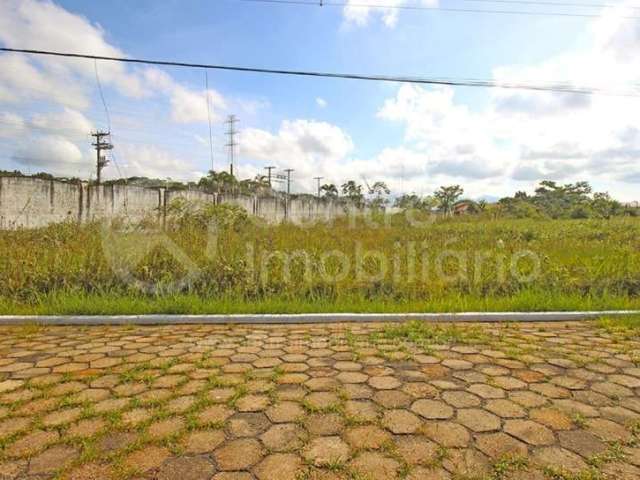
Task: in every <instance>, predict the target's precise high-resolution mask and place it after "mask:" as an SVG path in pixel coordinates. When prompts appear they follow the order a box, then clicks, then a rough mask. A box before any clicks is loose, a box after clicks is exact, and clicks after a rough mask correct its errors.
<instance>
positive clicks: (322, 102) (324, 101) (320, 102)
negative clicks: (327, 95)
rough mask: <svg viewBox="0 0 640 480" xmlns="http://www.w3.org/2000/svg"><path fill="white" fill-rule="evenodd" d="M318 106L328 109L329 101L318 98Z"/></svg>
mask: <svg viewBox="0 0 640 480" xmlns="http://www.w3.org/2000/svg"><path fill="white" fill-rule="evenodd" d="M316 105H318V106H319V107H320V108H326V106H327V101H326V100H325V99H324V98H321V97H316Z"/></svg>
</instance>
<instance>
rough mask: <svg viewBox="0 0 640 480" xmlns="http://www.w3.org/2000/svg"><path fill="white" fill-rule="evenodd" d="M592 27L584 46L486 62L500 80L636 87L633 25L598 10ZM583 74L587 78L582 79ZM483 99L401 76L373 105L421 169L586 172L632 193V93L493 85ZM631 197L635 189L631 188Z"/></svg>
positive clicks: (505, 179) (469, 176)
mask: <svg viewBox="0 0 640 480" xmlns="http://www.w3.org/2000/svg"><path fill="white" fill-rule="evenodd" d="M591 31H592V32H593V36H592V40H593V43H592V46H591V47H590V48H589V49H587V50H585V51H581V52H572V53H565V54H563V55H559V56H557V57H553V58H550V59H548V60H547V61H545V62H542V63H540V64H534V65H524V66H519V65H507V66H502V67H499V68H496V69H494V79H495V80H496V81H497V82H498V83H503V84H512V83H526V84H543V83H546V82H548V81H549V80H550V79H556V80H557V79H564V80H566V86H567V87H570V88H584V87H590V88H596V89H598V88H606V89H607V90H609V89H615V90H616V91H618V92H630V91H633V92H634V93H637V90H636V88H635V86H636V85H637V84H638V82H640V68H639V67H640V62H639V61H638V58H639V57H638V56H637V55H635V56H634V55H628V53H629V52H637V53H640V26H639V25H637V24H636V22H627V21H624V20H621V19H619V18H615V17H614V16H613V14H610V13H605V14H604V15H603V17H602V18H601V19H599V20H598V21H597V22H595V24H594V26H593V27H592V29H591ZM585 79H588V82H589V83H588V84H585ZM489 100H490V101H489V103H488V105H487V106H486V107H484V108H482V109H480V110H471V109H469V108H468V107H467V106H466V105H465V104H464V103H463V102H461V101H459V100H457V97H456V94H455V90H454V89H452V88H447V87H435V88H422V87H417V86H409V85H404V86H401V87H399V88H398V90H397V93H396V95H395V96H394V97H392V98H389V99H387V100H386V101H385V103H384V104H383V106H382V107H381V109H380V110H379V112H378V117H379V118H381V119H384V120H388V121H393V122H399V123H401V124H402V125H403V126H404V128H405V141H404V145H403V146H402V149H403V150H404V157H405V158H410V157H411V155H407V153H406V151H407V150H409V151H410V152H414V153H415V154H416V155H420V156H422V158H423V159H424V161H425V162H426V163H427V168H426V169H424V174H423V175H424V176H425V177H426V176H432V175H436V176H440V177H437V178H443V179H444V178H447V179H453V180H454V179H455V177H456V176H458V177H461V178H464V179H465V181H464V182H463V183H464V184H467V183H471V184H472V185H473V184H474V183H476V184H477V181H478V180H483V181H484V182H492V181H493V182H497V183H498V184H501V185H504V186H507V187H508V189H509V190H510V191H513V190H515V189H516V188H518V186H519V185H520V184H522V183H526V184H527V185H533V184H534V183H535V182H537V181H539V180H542V179H555V180H560V181H576V180H589V181H591V182H593V183H594V184H596V185H603V186H605V187H606V188H610V189H612V193H613V194H614V195H617V194H621V195H623V198H624V197H625V196H626V197H631V195H634V194H632V193H631V190H630V187H625V183H628V184H631V183H634V182H635V183H637V182H638V175H635V174H634V172H635V171H637V165H638V162H639V161H640V131H639V130H638V127H637V114H636V112H637V111H638V108H639V107H640V99H638V98H634V97H625V96H616V95H591V96H589V95H581V94H573V93H552V92H538V91H528V90H512V89H494V90H491V91H490V97H489ZM635 196H636V197H637V194H635Z"/></svg>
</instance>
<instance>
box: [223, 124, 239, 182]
mask: <svg viewBox="0 0 640 480" xmlns="http://www.w3.org/2000/svg"><path fill="white" fill-rule="evenodd" d="M225 123H226V124H227V125H229V128H228V129H227V135H229V143H227V147H228V148H229V173H230V174H231V176H233V164H234V157H235V150H236V146H237V145H238V144H237V143H236V135H237V134H238V131H237V130H236V128H235V126H236V123H238V119H237V118H236V116H235V115H229V116H228V117H227V121H226V122H225Z"/></svg>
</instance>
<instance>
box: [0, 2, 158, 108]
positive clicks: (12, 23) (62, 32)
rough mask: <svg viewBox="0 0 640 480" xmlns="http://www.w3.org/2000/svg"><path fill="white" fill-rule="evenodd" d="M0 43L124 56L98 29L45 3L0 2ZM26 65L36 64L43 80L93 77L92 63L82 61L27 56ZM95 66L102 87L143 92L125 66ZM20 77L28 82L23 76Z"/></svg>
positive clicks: (132, 93) (129, 93)
mask: <svg viewBox="0 0 640 480" xmlns="http://www.w3.org/2000/svg"><path fill="white" fill-rule="evenodd" d="M0 42H2V43H4V44H5V45H6V46H8V47H14V48H31V49H40V48H42V46H43V45H46V47H47V49H49V50H54V51H61V52H78V51H80V50H81V51H82V52H91V53H93V54H95V55H104V56H116V57H119V56H124V53H123V52H122V51H121V50H119V49H118V48H116V47H113V46H112V45H110V44H109V43H107V41H106V40H105V39H104V32H103V30H102V29H101V28H100V27H99V26H97V25H93V24H91V22H89V21H88V20H87V19H86V18H84V17H82V16H80V15H76V14H73V13H71V12H68V11H67V10H65V9H64V8H62V7H60V6H58V5H56V4H55V3H53V2H50V1H46V0H45V1H36V0H5V1H3V2H2V3H0ZM79 49H80V50H79ZM28 64H30V65H39V66H40V67H41V69H42V70H44V73H45V74H46V78H47V80H49V79H50V78H56V79H58V80H65V79H67V80H68V79H70V78H74V77H79V78H84V79H93V78H94V76H95V71H94V65H93V62H90V61H86V60H78V59H63V58H52V57H30V58H29V60H28ZM98 67H99V72H100V77H101V81H102V82H103V83H104V84H105V85H112V86H114V87H115V88H117V89H118V90H119V91H120V93H122V94H124V95H127V96H131V97H141V96H143V95H144V94H145V93H146V92H145V87H144V85H143V83H142V82H141V79H140V77H139V75H136V74H135V73H131V72H129V71H128V69H127V68H126V66H125V65H123V64H121V63H118V62H99V63H98ZM22 78H23V79H24V80H26V81H28V80H29V79H28V77H27V76H23V77H22ZM18 86H19V85H18ZM30 86H31V85H29V86H25V88H29V87H30ZM36 86H37V85H36ZM63 90H64V89H63Z"/></svg>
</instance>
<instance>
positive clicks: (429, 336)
mask: <svg viewBox="0 0 640 480" xmlns="http://www.w3.org/2000/svg"><path fill="white" fill-rule="evenodd" d="M638 325H639V323H638V321H637V319H635V320H630V321H628V322H627V324H626V325H622V326H621V325H620V324H618V323H614V322H602V323H601V324H597V323H586V322H585V323H569V324H528V325H513V326H494V325H465V326H463V327H456V326H446V325H444V326H438V327H434V326H425V325H424V324H419V323H409V324H401V325H393V326H383V325H380V324H362V325H360V324H359V325H348V324H335V325H329V326H322V327H309V326H287V327H284V326H269V327H262V326H260V327H258V326H256V327H252V326H244V327H224V326H185V327H176V326H171V327H110V328H106V327H96V328H93V327H92V328H85V329H78V328H65V327H57V328H46V329H44V328H38V327H23V328H10V329H9V328H3V329H0V333H2V340H1V341H0V376H1V380H0V476H1V477H2V478H10V479H14V478H40V479H45V478H54V477H56V478H65V479H66V478H69V479H75V480H80V479H86V480H88V479H100V480H108V479H112V478H114V479H125V478H138V479H141V478H149V479H151V478H154V479H175V480H185V479H189V480H210V479H212V478H213V479H214V480H229V479H241V480H251V479H258V480H271V479H278V480H296V479H297V480H301V479H332V480H335V479H360V480H362V479H372V480H377V479H380V480H393V479H400V478H406V479H410V480H425V479H437V480H442V479H444V480H451V479H458V480H462V479H465V480H516V479H518V480H525V479H526V480H544V479H549V480H565V479H567V480H569V479H570V480H576V479H579V480H597V479H611V480H614V479H615V480H631V479H637V478H640V448H638V446H639V445H640V443H639V442H640V401H639V400H638V398H640V368H639V365H640V340H639V339H638V335H637V332H638V330H637V328H638Z"/></svg>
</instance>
